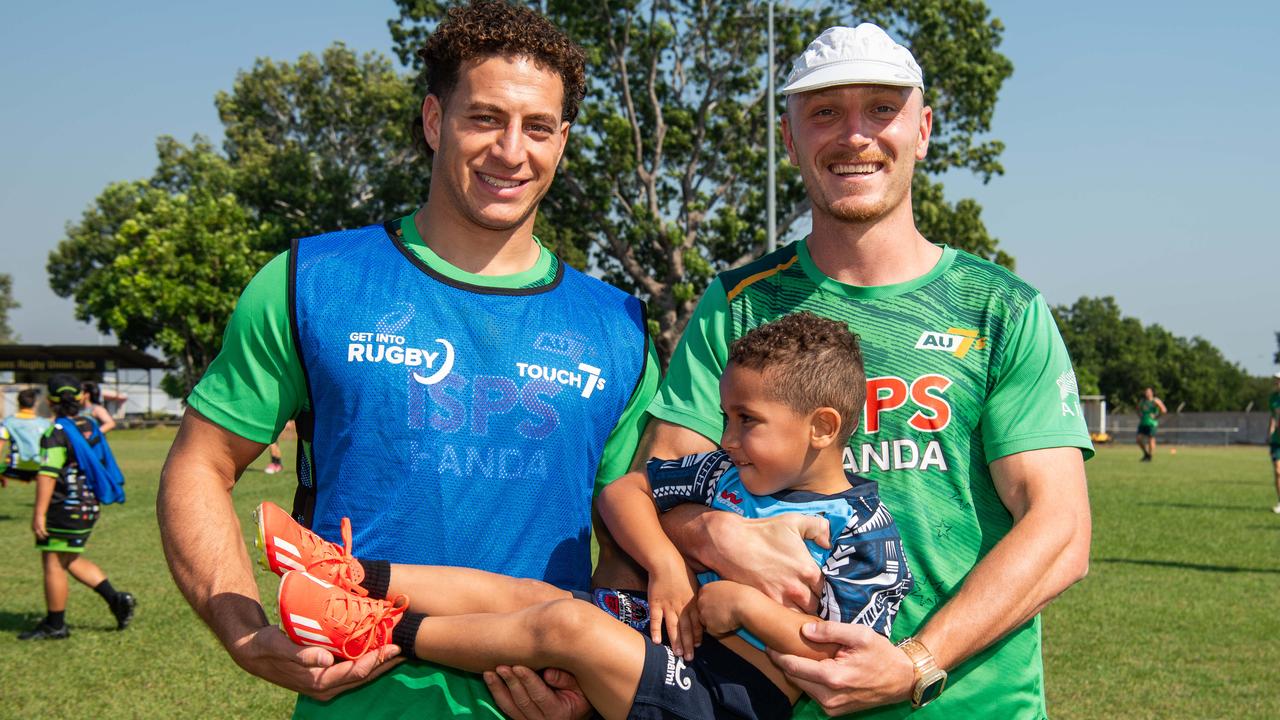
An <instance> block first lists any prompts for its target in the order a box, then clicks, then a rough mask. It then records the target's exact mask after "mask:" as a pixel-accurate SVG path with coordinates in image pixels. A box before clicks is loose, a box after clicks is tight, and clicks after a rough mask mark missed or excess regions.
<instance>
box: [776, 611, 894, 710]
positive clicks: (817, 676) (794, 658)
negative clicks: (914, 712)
mask: <svg viewBox="0 0 1280 720" xmlns="http://www.w3.org/2000/svg"><path fill="white" fill-rule="evenodd" d="M801 632H802V633H803V634H804V637H805V639H807V640H809V641H812V642H815V643H829V644H835V645H839V646H840V649H839V650H838V651H837V652H836V654H835V657H833V658H831V659H829V660H811V659H809V658H804V657H800V656H798V655H785V654H782V653H777V652H774V651H773V650H770V651H769V659H770V660H772V661H773V664H774V665H777V666H778V668H779V669H781V670H782V672H784V673H786V674H787V678H788V679H789V680H791V682H793V683H795V684H796V686H797V687H799V688H800V689H801V690H803V691H804V692H805V693H806V694H807V695H809V696H810V697H812V698H813V699H814V700H816V701H818V704H819V705H821V706H822V709H823V710H824V711H825V712H826V713H827V714H828V715H832V716H835V715H845V714H847V713H851V712H854V711H857V710H863V709H866V708H871V707H877V706H879V705H885V704H887V703H893V702H901V701H903V700H908V699H910V697H911V687H912V684H913V683H914V682H915V670H914V668H913V667H912V665H911V660H910V659H909V658H908V657H907V654H906V653H904V652H903V651H902V650H900V649H898V648H896V647H894V645H893V643H891V642H890V641H889V640H888V638H886V637H884V636H883V635H880V634H879V633H877V632H876V631H874V630H872V629H871V628H869V627H866V626H865V625H856V624H852V623H840V622H814V623H807V624H806V625H805V626H804V627H803V628H802V630H801Z"/></svg>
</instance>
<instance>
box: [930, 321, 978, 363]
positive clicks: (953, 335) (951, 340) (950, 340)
mask: <svg viewBox="0 0 1280 720" xmlns="http://www.w3.org/2000/svg"><path fill="white" fill-rule="evenodd" d="M986 347H987V339H986V338H984V337H978V331H977V330H969V329H968V328H947V331H946V332H930V331H928V330H926V331H924V332H923V333H921V335H920V339H919V340H917V341H916V349H917V350H942V351H944V352H949V353H951V354H952V355H955V356H956V359H957V360H963V359H964V356H965V355H967V354H969V351H970V350H982V349H984V348H986Z"/></svg>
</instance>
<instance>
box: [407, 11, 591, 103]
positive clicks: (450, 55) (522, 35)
mask: <svg viewBox="0 0 1280 720" xmlns="http://www.w3.org/2000/svg"><path fill="white" fill-rule="evenodd" d="M493 56H502V57H515V56H525V57H529V58H532V59H533V60H534V61H535V62H537V63H538V64H539V65H541V66H543V67H545V68H547V69H549V70H551V71H553V72H555V73H556V74H558V75H559V76H560V80H561V82H563V83H564V104H563V106H562V107H561V117H562V118H563V119H564V120H567V121H569V122H570V123H572V122H573V121H574V120H575V119H577V117H578V104H579V103H581V102H582V98H583V96H584V95H586V92H587V79H586V69H585V66H586V55H585V54H584V53H583V51H582V48H580V47H578V46H577V45H576V44H575V43H574V42H573V41H571V40H570V39H569V38H568V37H567V36H566V35H565V34H564V33H563V32H561V31H560V29H559V28H557V27H556V26H555V25H553V24H551V21H550V20H547V19H546V18H545V17H543V16H542V15H540V14H539V13H537V12H535V11H533V10H532V9H530V8H527V7H521V6H517V5H511V4H509V3H507V2H503V0H473V2H471V3H468V4H467V5H463V6H458V7H452V8H449V12H448V17H447V18H446V19H445V21H444V22H443V23H441V24H440V26H439V27H438V28H436V31H435V32H433V33H431V37H430V38H428V39H427V44H426V46H425V47H423V48H422V49H421V50H419V51H418V57H419V58H421V59H422V62H423V65H424V66H425V67H424V69H423V75H424V76H425V77H426V81H427V92H429V93H431V94H432V95H435V96H436V97H438V98H440V102H441V103H442V104H443V103H445V102H447V101H448V98H449V93H451V92H452V91H453V89H454V87H456V86H457V84H458V70H459V68H461V67H462V64H463V63H465V62H466V61H468V60H472V59H475V58H486V57H493Z"/></svg>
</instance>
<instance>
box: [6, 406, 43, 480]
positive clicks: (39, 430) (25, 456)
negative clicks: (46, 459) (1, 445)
mask: <svg viewBox="0 0 1280 720" xmlns="http://www.w3.org/2000/svg"><path fill="white" fill-rule="evenodd" d="M50 424H51V423H50V422H49V421H48V420H46V419H44V418H42V417H30V418H24V417H18V416H17V415H10V416H9V417H7V418H5V419H4V422H3V424H0V440H7V441H8V442H9V459H8V464H9V465H10V466H12V467H15V468H22V469H31V470H35V469H38V468H39V467H40V462H39V460H40V438H41V437H42V436H44V433H45V431H46V430H48V429H49V425H50Z"/></svg>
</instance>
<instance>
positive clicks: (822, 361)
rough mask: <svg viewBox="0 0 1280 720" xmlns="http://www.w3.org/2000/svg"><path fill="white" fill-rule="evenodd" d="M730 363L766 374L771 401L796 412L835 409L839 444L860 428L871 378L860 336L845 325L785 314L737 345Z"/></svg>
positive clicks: (807, 314) (810, 315) (732, 348)
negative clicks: (865, 364) (838, 418)
mask: <svg viewBox="0 0 1280 720" xmlns="http://www.w3.org/2000/svg"><path fill="white" fill-rule="evenodd" d="M729 362H731V363H735V364H736V365H738V366H739V367H743V368H747V369H750V370H755V371H756V372H759V373H761V374H762V375H764V376H765V377H766V378H767V379H768V387H769V388H770V389H771V391H772V394H773V399H775V400H777V401H779V402H781V403H783V404H784V405H786V406H787V407H789V408H791V409H792V410H795V411H796V412H799V413H810V412H813V411H814V410H817V409H818V408H821V407H829V408H835V410H836V412H839V413H840V436H839V442H840V443H841V444H844V443H846V442H848V441H849V436H850V435H852V434H853V431H854V430H856V429H857V428H858V419H859V417H860V416H861V414H862V404H863V403H864V402H866V399H867V376H866V371H865V370H864V369H863V366H862V350H861V348H859V347H858V336H857V335H855V334H853V333H852V332H850V331H849V327H848V326H847V325H845V324H844V323H839V322H836V321H834V320H828V319H826V318H823V317H819V316H817V315H814V314H813V313H811V312H798V313H793V314H791V315H787V316H785V317H782V318H779V319H778V320H774V321H773V322H769V323H765V324H764V325H761V326H759V327H757V328H754V329H752V330H751V331H750V332H748V333H747V334H746V335H743V336H742V337H740V338H738V339H737V340H736V341H734V343H733V345H732V346H730V347H729Z"/></svg>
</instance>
